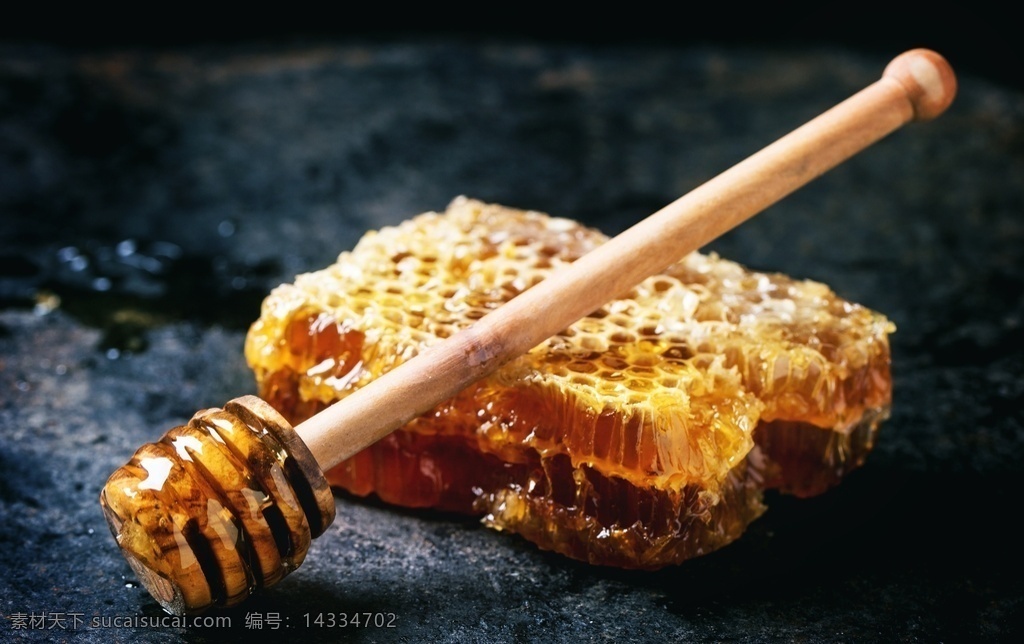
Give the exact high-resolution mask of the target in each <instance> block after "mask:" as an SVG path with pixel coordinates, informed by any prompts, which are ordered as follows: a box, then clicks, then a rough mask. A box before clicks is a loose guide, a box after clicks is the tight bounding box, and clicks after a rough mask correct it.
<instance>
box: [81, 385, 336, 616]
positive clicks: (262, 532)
mask: <svg viewBox="0 0 1024 644" xmlns="http://www.w3.org/2000/svg"><path fill="white" fill-rule="evenodd" d="M100 501H101V504H102V507H103V512H104V515H105V516H106V518H107V522H108V524H109V525H110V530H111V532H112V533H113V534H114V538H115V539H116V540H117V543H118V545H119V546H120V547H121V550H122V552H123V553H124V555H125V558H126V559H127V560H128V563H129V564H130V565H131V567H132V568H133V569H134V570H135V572H136V573H137V574H138V575H139V580H140V581H141V582H142V583H143V585H145V586H146V588H147V589H148V590H149V591H150V594H152V595H153V597H154V598H156V599H157V601H159V602H160V604H161V605H162V606H163V607H164V608H165V609H166V610H167V611H168V612H171V613H174V614H186V613H191V612H199V611H202V610H204V609H206V608H208V607H210V606H221V607H226V606H233V605H235V604H237V603H239V602H241V601H242V600H244V599H245V598H247V597H248V596H249V595H250V594H251V593H252V592H253V591H255V590H257V589H259V588H263V587H267V586H271V585H273V584H275V583H277V582H278V581H280V580H281V579H282V578H283V577H284V576H285V575H287V574H288V573H289V572H291V571H292V570H294V569H295V568H296V567H298V565H299V564H300V563H302V561H303V559H304V558H305V556H306V551H307V550H308V548H309V544H310V541H311V539H312V538H314V537H316V536H318V535H320V534H321V533H322V532H323V530H324V529H325V528H326V527H327V526H328V525H329V524H330V523H331V521H333V520H334V499H333V496H332V495H331V492H330V488H329V487H328V485H327V481H326V480H325V479H324V477H323V474H322V473H321V472H320V470H319V468H318V467H317V464H316V462H315V460H314V459H313V457H312V455H311V454H310V453H309V451H308V450H307V449H306V447H305V445H304V444H303V443H302V441H301V440H300V439H299V438H298V436H297V435H296V434H295V432H294V431H293V430H292V428H291V427H290V426H289V425H288V423H287V421H285V420H284V419H283V418H282V417H281V416H280V415H279V414H278V413H277V412H276V411H274V410H273V409H272V408H271V407H269V406H268V405H267V403H265V402H264V401H262V400H260V399H258V398H256V397H254V396H245V397H242V398H236V399H235V400H232V401H231V402H229V403H228V404H226V405H225V406H224V409H207V410H204V411H200V412H198V413H196V415H195V416H193V417H192V419H191V420H190V421H189V423H188V424H187V425H183V426H180V427H176V428H174V429H172V430H170V431H169V432H167V434H165V435H164V436H163V438H161V439H160V440H159V441H158V442H156V443H150V444H147V445H143V446H142V447H141V448H139V450H138V451H137V452H136V453H135V455H134V456H133V457H132V459H131V460H130V461H129V462H128V463H127V464H126V465H124V466H123V467H121V468H119V469H118V470H117V471H115V472H114V473H113V474H112V475H111V477H110V479H109V480H108V481H107V484H106V485H105V486H104V488H103V491H102V493H101V495H100Z"/></svg>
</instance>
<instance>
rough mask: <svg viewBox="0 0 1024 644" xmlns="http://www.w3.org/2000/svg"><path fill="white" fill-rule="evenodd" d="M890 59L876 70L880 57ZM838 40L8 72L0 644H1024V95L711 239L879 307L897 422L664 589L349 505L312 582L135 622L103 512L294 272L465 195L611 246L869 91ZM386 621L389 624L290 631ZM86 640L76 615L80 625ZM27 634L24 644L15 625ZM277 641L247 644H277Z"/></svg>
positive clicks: (456, 50) (222, 53)
mask: <svg viewBox="0 0 1024 644" xmlns="http://www.w3.org/2000/svg"><path fill="white" fill-rule="evenodd" d="M892 53H893V54H895V53H897V52H892ZM886 62H887V60H886V59H885V58H884V57H876V56H874V55H866V54H857V53H854V52H851V51H844V50H840V49H812V50H806V51H791V52H789V53H779V52H770V51H761V50H756V49H747V50H729V49H716V48H669V47H665V46H656V47H640V46H630V47H614V48H607V47H605V48H598V47H584V46H555V45H530V44H523V45H497V44H495V45H486V44H472V45H471V44H461V45H460V44H457V43H442V42H437V43H425V42H416V41H407V42H404V41H403V42H392V43H381V42H377V43H367V44H364V45H359V44H351V43H349V44H330V43H328V44H322V45H315V46H314V45H306V46H298V45H295V46H276V47H266V46H256V45H247V44H245V43H233V44H232V45H230V46H227V47H204V46H199V45H191V46H188V47H184V48H172V47H168V48H166V49H153V48H148V49H135V48H132V49H124V50H114V51H109V50H105V51H95V52H91V53H90V52H86V53H78V54H74V55H73V54H70V53H67V52H66V51H63V50H60V49H57V48H53V47H46V46H31V45H26V44H18V45H0V222H2V223H0V446H2V449H0V473H2V476H0V615H2V616H3V618H4V619H3V622H2V623H0V639H7V638H10V637H12V636H13V637H14V638H16V639H17V638H21V637H23V638H25V639H28V640H48V639H53V638H55V637H56V638H57V639H60V638H63V637H71V636H72V635H74V636H75V639H76V640H82V641H110V640H120V641H158V640H159V641H170V640H195V641H206V640H224V639H231V638H234V637H236V636H237V637H244V636H254V635H255V633H256V631H255V630H247V629H246V628H244V625H245V621H246V616H247V614H250V613H260V614H262V615H264V617H266V616H267V615H268V614H270V613H277V614H278V615H279V617H280V618H281V620H282V623H283V625H286V626H289V627H290V629H289V634H291V635H298V636H300V637H304V638H307V639H309V640H321V639H337V638H346V639H352V640H357V641H392V640H398V641H491V640H494V641H526V640H541V641H567V640H568V641H573V640H585V641H586V640H591V641H594V640H605V639H620V640H627V641H628V640H636V639H657V640H666V641H677V640H682V639H695V640H700V641H708V640H732V641H764V640H768V641H772V640H801V641H832V640H854V641H865V640H868V641H871V640H900V641H936V640H963V639H975V638H979V637H980V638H982V639H988V640H1014V639H1017V638H1018V637H1019V635H1020V634H1021V621H1022V618H1024V582H1022V580H1021V574H1022V573H1024V570H1022V565H1021V555H1020V553H1019V546H1018V543H1019V536H1018V534H1017V533H1016V532H1015V531H1014V530H1015V527H1016V521H1014V519H1015V511H1016V510H1017V509H1018V508H1019V506H1020V499H1021V493H1022V492H1024V486H1022V484H1021V480H1020V474H1019V470H1020V466H1019V460H1020V458H1021V456H1022V454H1024V450H1022V447H1024V413H1022V402H1024V380H1022V376H1021V374H1022V373H1024V342H1022V340H1021V338H1022V337H1024V335H1022V329H1021V325H1022V324H1024V298H1022V293H1024V261H1022V257H1021V248H1022V246H1024V219H1022V216H1021V215H1022V210H1024V182H1022V181H1021V179H1022V178H1024V95H1022V94H1021V93H1020V91H1019V90H1017V89H1013V88H1009V87H1005V86H999V85H996V84H992V83H990V82H988V81H985V80H981V79H979V78H977V77H973V76H965V77H962V78H961V94H960V97H959V99H958V101H957V102H956V103H955V105H954V106H953V108H952V109H951V110H950V112H949V113H948V114H946V115H944V116H943V117H941V118H940V119H939V120H937V121H935V122H934V123H930V124H928V125H915V126H912V127H909V128H907V129H905V130H903V131H901V132H899V133H897V134H895V135H894V136H892V137H891V138H890V139H888V140H886V141H883V142H882V143H880V144H879V145H877V146H876V147H874V148H872V149H871V150H869V151H867V152H865V153H864V154H862V155H861V156H859V157H857V158H856V159H853V160H852V161H850V162H849V163H847V164H846V165H844V166H843V167H841V168H839V169H837V170H836V171H834V172H833V173H831V174H829V175H827V176H826V177H824V178H822V179H821V180H819V181H818V182H817V183H815V184H814V185H812V186H809V187H808V188H806V189H804V190H803V191H801V192H799V193H798V194H796V195H793V196H792V197H790V198H789V199H787V200H786V201H784V202H783V203H781V204H779V205H778V206H776V207H774V208H772V209H771V210H770V211H769V212H768V213H766V214H764V215H762V216H761V217H759V218H757V219H755V220H753V221H752V222H750V223H749V224H748V225H745V226H744V227H742V228H741V229H739V230H737V231H734V232H733V233H730V234H729V235H727V236H726V237H724V238H723V239H721V240H719V241H717V242H715V243H714V244H713V245H712V247H713V248H714V249H715V250H718V251H719V252H721V253H722V254H723V255H725V256H727V257H730V258H732V259H735V260H738V261H740V262H743V263H746V264H748V265H750V266H753V267H755V268H759V269H767V270H777V271H782V272H786V273H789V274H792V275H796V276H800V277H807V278H813V279H818V280H822V281H825V282H827V283H829V284H830V285H831V286H833V287H834V288H835V289H836V290H837V291H838V292H839V293H840V294H842V295H844V296H846V297H848V298H850V299H852V300H855V301H859V302H862V303H864V304H866V305H869V306H871V307H873V308H876V309H878V310H880V311H883V312H885V313H886V314H887V315H889V316H890V317H891V318H892V319H893V320H894V321H895V322H896V324H897V325H898V327H899V331H898V332H897V334H896V335H895V336H894V338H893V343H894V345H893V346H894V374H895V386H896V401H895V406H894V410H893V417H892V419H891V420H890V421H889V422H888V423H887V424H886V425H885V426H884V428H883V432H882V434H881V437H880V441H879V444H878V447H877V448H876V450H875V452H874V453H873V454H872V455H871V457H870V458H869V460H868V463H867V464H866V465H865V467H864V468H862V469H861V470H860V471H858V472H856V473H855V474H854V475H852V476H851V477H850V478H849V480H848V481H846V482H845V483H844V485H842V486H841V487H839V488H838V489H836V490H834V491H832V492H830V493H828V494H826V495H824V496H822V497H819V498H816V499H811V500H804V501H800V500H794V499H789V498H784V497H778V496H771V497H769V499H768V501H769V506H770V510H769V512H768V513H767V514H766V516H765V517H764V518H763V519H761V520H759V521H758V522H757V523H755V524H754V526H752V528H751V530H750V531H749V532H748V534H747V535H745V536H744V538H743V539H741V540H740V541H739V542H737V543H736V544H734V545H731V546H729V547H727V548H726V549H724V550H722V551H720V552H718V553H715V554H713V555H710V556H707V557H704V558H702V559H699V560H695V561H692V562H690V563H687V564H685V565H682V566H679V567H677V568H672V569H668V570H663V571H660V572H657V573H653V574H650V573H646V574H640V573H632V572H623V571H617V570H608V569H602V568H595V567H588V566H585V565H582V564H579V563H576V562H572V561H568V560H566V559H563V558H561V557H558V556H555V555H551V554H547V553H543V552H539V551H537V550H536V549H535V548H533V547H532V546H531V545H530V544H528V543H526V542H524V541H522V540H521V539H518V538H515V537H511V536H508V535H502V534H497V533H493V532H491V531H488V530H485V529H483V528H482V527H479V526H478V525H477V524H476V522H475V521H474V520H471V519H464V518H460V517H449V516H441V515H437V514H433V513H427V512H409V511H404V510H399V509H394V508H387V507H382V506H380V505H378V504H376V503H374V502H372V501H365V500H355V499H350V498H339V499H338V515H339V518H338V520H337V522H336V523H335V525H334V526H333V527H331V528H330V530H329V531H328V532H327V534H325V535H324V536H323V537H321V538H320V539H319V540H318V541H317V542H316V543H315V544H314V547H313V549H312V551H311V553H310V556H309V558H308V559H307V562H306V563H305V564H304V566H303V567H302V568H301V569H300V570H299V571H298V572H296V573H295V574H294V575H292V576H291V577H290V578H288V579H287V580H286V581H284V582H283V583H282V584H280V585H279V586H277V587H275V588H273V589H271V590H270V591H269V592H268V593H267V594H266V595H265V596H262V597H260V598H257V599H255V600H254V601H252V602H251V603H248V604H246V605H244V606H243V607H240V608H237V609H233V610H230V611H226V612H223V613H218V614H217V615H220V616H224V617H229V618H230V619H231V620H232V622H233V627H231V628H230V629H227V628H213V629H202V628H197V627H188V628H131V627H126V628H119V629H115V630H110V629H101V628H92V627H90V622H91V621H92V620H93V619H94V618H95V619H105V620H108V621H109V620H112V619H114V618H121V619H124V618H132V617H134V618H139V617H147V618H156V617H159V616H161V615H162V613H161V612H160V610H159V608H158V606H157V605H156V603H155V602H154V601H152V600H151V599H150V598H149V597H148V595H147V594H146V592H145V591H144V590H143V589H141V588H140V587H139V585H138V582H137V580H136V578H135V576H134V575H133V573H132V572H131V570H130V568H129V567H128V566H127V564H125V562H124V561H123V559H122V558H121V555H120V554H119V552H118V551H117V549H116V548H115V546H114V543H113V541H112V539H111V538H110V536H109V533H108V532H107V528H106V525H105V524H104V522H103V519H102V516H101V514H100V511H99V505H98V503H97V495H98V493H99V490H100V488H101V486H102V485H103V483H104V481H105V480H106V477H107V476H108V475H109V474H110V472H111V471H113V470H114V469H115V468H116V467H118V466H119V465H121V464H122V463H124V462H125V461H126V460H127V458H128V457H129V456H130V455H131V453H132V452H133V451H134V449H135V448H136V447H138V446H139V445H140V444H142V443H143V442H146V441H149V440H153V439H155V438H156V437H158V436H159V435H160V434H162V433H163V432H164V431H166V430H167V429H169V428H170V427H172V426H174V425H175V424H178V423H180V422H182V421H184V420H185V419H187V418H188V417H189V416H190V415H191V414H192V413H193V412H194V411H195V410H196V409H199V408H202V407H207V406H216V405H220V404H222V403H223V402H225V401H226V400H228V399H230V398H232V397H234V396H237V395H240V394H243V393H249V392H251V391H252V390H253V387H254V385H253V383H252V378H251V375H250V374H249V372H248V370H247V368H246V366H245V363H244V360H243V357H242V351H241V349H242V341H243V337H244V332H245V326H246V325H247V324H248V322H250V321H252V320H254V319H255V318H256V317H257V315H258V306H259V302H260V300H261V298H262V297H263V295H264V294H265V293H266V292H267V291H269V289H270V288H271V287H273V286H274V285H276V284H277V283H279V282H281V281H289V280H291V279H292V277H293V276H294V275H295V274H296V273H297V272H301V271H305V270H312V269H316V268H319V267H321V266H323V265H326V264H328V263H330V262H331V261H333V259H334V257H335V256H336V255H337V253H338V252H340V251H341V250H344V249H346V248H348V247H350V246H351V245H352V244H353V243H354V242H355V240H356V239H357V238H358V237H359V236H360V235H361V234H362V232H363V231H364V230H365V229H368V228H376V227H379V226H382V225H386V224H390V223H397V222H398V221H400V220H402V219H404V218H407V217H409V216H411V215H414V214H416V213H418V212H421V211H424V210H429V209H440V208H443V207H444V205H445V204H446V203H447V202H448V201H449V200H450V199H451V198H452V197H454V196H456V195H458V194H467V195H469V196H472V197H476V198H481V199H485V200H491V201H497V202H501V203H505V204H507V205H512V206H521V207H529V208H535V209H540V210H545V211H548V212H551V213H553V214H558V215H562V216H567V217H573V218H577V219H580V220H583V221H585V222H586V223H588V224H591V225H594V226H598V227H600V228H602V229H604V230H605V231H606V232H610V233H614V232H618V231H619V230H621V229H622V228H624V227H625V226H626V225H628V223H630V222H632V221H634V220H637V219H639V218H641V217H642V216H644V215H646V214H648V213H649V212H651V211H653V210H655V209H657V208H658V207H660V206H662V205H664V204H665V203H667V202H669V201H671V200H672V199H674V198H675V197H676V196H678V195H680V194H682V193H684V192H686V191H687V190H688V189H690V188H692V187H695V186H696V185H698V184H699V183H700V182H701V181H703V180H705V179H707V178H710V177H711V176H712V175H713V174H715V173H717V172H718V171H720V170H723V169H725V168H726V167H728V166H729V165H731V164H732V163H735V162H736V161H739V160H741V159H742V158H743V157H745V156H747V155H748V154H750V153H752V152H754V151H755V150H757V149H758V148H760V147H761V146H763V145H765V144H767V143H768V142H770V141H771V140H773V139H774V138H776V137H778V136H779V135H781V134H783V133H785V132H787V131H788V130H790V129H792V128H793V127H795V126H796V125H799V124H800V123H802V122H803V121H805V120H806V119H808V118H810V117H812V116H814V115H815V114H817V113H819V112H821V111H823V110H824V109H826V108H827V107H829V106H831V105H832V104H834V103H835V102H838V101H839V100H841V99H843V98H845V97H846V96H848V95H849V94H851V93H853V92H854V91H856V90H857V89H859V88H860V87H862V86H864V85H867V84H868V83H870V82H872V81H873V80H874V79H875V78H876V77H877V76H878V75H879V73H880V71H881V69H882V68H883V67H884V65H885V63H886ZM356 611H358V612H385V613H394V614H395V616H396V617H395V622H394V624H395V628H392V629H383V628H361V629H351V628H350V629H346V630H344V631H342V630H340V629H337V628H335V629H333V630H332V629H329V628H327V627H326V626H325V627H315V626H314V627H311V628H306V627H305V617H304V615H305V614H306V613H312V614H314V615H315V614H317V613H343V612H344V613H352V612H356ZM72 613H78V614H80V616H81V619H83V620H85V622H86V623H85V624H83V625H81V626H79V627H78V629H77V632H76V633H74V634H72V633H69V632H60V629H59V626H58V625H57V624H56V623H55V622H54V620H55V619H56V618H58V617H60V616H61V615H63V617H64V618H65V619H66V620H67V621H66V622H65V623H66V625H67V628H68V629H70V628H71V625H72V621H71V620H72V619H73V616H72V615H71V614H72ZM33 614H34V615H36V616H41V615H45V616H47V622H46V624H45V625H46V626H51V627H55V628H50V629H45V628H29V629H27V630H16V629H15V628H14V627H15V626H16V625H17V620H16V616H17V615H23V616H26V617H27V616H30V615H33ZM266 628H267V626H266V625H265V627H264V630H266Z"/></svg>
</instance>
